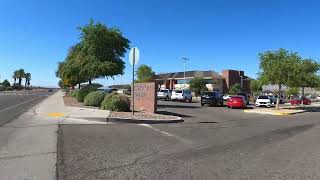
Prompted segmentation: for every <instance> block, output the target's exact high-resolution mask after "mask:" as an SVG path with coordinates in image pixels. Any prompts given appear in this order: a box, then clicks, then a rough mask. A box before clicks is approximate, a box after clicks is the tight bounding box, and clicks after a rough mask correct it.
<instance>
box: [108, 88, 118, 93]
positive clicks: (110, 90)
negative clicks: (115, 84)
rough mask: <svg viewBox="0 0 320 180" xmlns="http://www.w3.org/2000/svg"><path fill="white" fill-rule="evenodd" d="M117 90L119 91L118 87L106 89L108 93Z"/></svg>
mask: <svg viewBox="0 0 320 180" xmlns="http://www.w3.org/2000/svg"><path fill="white" fill-rule="evenodd" d="M117 91H118V89H114V88H111V89H106V90H105V92H106V93H112V92H117Z"/></svg>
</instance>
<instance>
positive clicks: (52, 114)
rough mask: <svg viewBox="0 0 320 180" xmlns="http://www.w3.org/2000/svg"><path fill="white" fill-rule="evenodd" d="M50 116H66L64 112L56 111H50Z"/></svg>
mask: <svg viewBox="0 0 320 180" xmlns="http://www.w3.org/2000/svg"><path fill="white" fill-rule="evenodd" d="M48 116H50V117H61V116H64V114H63V113H57V112H55V113H49V114H48Z"/></svg>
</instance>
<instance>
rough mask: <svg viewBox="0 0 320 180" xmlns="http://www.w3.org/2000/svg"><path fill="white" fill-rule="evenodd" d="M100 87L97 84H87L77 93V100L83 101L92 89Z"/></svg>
mask: <svg viewBox="0 0 320 180" xmlns="http://www.w3.org/2000/svg"><path fill="white" fill-rule="evenodd" d="M97 89H98V87H97V86H91V85H87V86H85V87H83V88H81V89H80V90H79V92H78V93H77V100H78V101H79V102H83V101H84V98H85V97H86V96H87V95H88V94H89V93H90V92H92V91H96V90H97Z"/></svg>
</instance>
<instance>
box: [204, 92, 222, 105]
mask: <svg viewBox="0 0 320 180" xmlns="http://www.w3.org/2000/svg"><path fill="white" fill-rule="evenodd" d="M205 104H209V105H214V106H217V105H218V104H219V105H221V106H223V96H222V94H220V93H219V92H218V91H213V92H211V91H206V92H204V93H203V94H202V95H201V106H204V105H205Z"/></svg>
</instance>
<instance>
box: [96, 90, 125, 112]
mask: <svg viewBox="0 0 320 180" xmlns="http://www.w3.org/2000/svg"><path fill="white" fill-rule="evenodd" d="M101 109H106V110H111V111H130V100H129V98H128V96H126V95H122V94H117V93H110V94H108V95H107V96H106V97H105V98H104V100H103V101H102V103H101Z"/></svg>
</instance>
